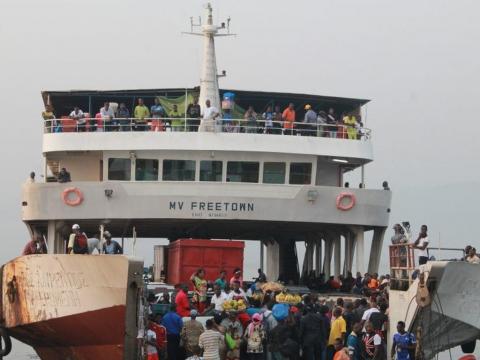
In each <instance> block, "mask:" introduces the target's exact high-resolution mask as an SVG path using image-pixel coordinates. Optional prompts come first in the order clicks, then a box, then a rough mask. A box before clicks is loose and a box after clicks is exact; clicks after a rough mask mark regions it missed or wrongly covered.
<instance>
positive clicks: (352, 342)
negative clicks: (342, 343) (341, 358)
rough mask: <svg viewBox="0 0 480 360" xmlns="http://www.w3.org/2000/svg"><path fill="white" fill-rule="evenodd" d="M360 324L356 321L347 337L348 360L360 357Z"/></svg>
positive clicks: (359, 358) (357, 359)
mask: <svg viewBox="0 0 480 360" xmlns="http://www.w3.org/2000/svg"><path fill="white" fill-rule="evenodd" d="M361 335H362V324H360V323H359V322H356V323H355V324H353V327H352V332H351V333H350V335H348V338H347V347H348V355H349V356H350V360H361V359H362V355H363V354H362V339H361Z"/></svg>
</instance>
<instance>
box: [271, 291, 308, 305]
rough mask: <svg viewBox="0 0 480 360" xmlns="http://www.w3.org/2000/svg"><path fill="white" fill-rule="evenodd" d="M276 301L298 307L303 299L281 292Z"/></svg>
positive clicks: (296, 295)
mask: <svg viewBox="0 0 480 360" xmlns="http://www.w3.org/2000/svg"><path fill="white" fill-rule="evenodd" d="M275 300H276V301H277V303H279V304H289V305H297V304H300V303H301V302H302V297H301V296H300V295H298V294H289V293H287V292H281V293H280V294H278V295H277V296H276V297H275Z"/></svg>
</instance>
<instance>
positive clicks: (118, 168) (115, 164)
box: [108, 158, 132, 181]
mask: <svg viewBox="0 0 480 360" xmlns="http://www.w3.org/2000/svg"><path fill="white" fill-rule="evenodd" d="M131 168H132V164H131V160H130V159H112V158H111V159H108V180H123V181H130V173H131Z"/></svg>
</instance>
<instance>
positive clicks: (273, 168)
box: [263, 162, 285, 184]
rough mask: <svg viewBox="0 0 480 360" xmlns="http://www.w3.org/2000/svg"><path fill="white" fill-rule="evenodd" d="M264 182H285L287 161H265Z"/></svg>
mask: <svg viewBox="0 0 480 360" xmlns="http://www.w3.org/2000/svg"><path fill="white" fill-rule="evenodd" d="M263 183H264V184H285V163H282V162H266V163H263Z"/></svg>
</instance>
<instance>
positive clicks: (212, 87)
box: [183, 3, 236, 109]
mask: <svg viewBox="0 0 480 360" xmlns="http://www.w3.org/2000/svg"><path fill="white" fill-rule="evenodd" d="M205 9H206V11H205V17H206V23H205V24H202V18H201V17H199V18H198V22H195V21H194V18H193V16H192V17H190V32H183V34H188V35H195V36H202V37H203V39H204V42H203V59H202V69H201V76H200V97H199V99H198V103H199V104H200V106H201V107H202V109H203V107H204V105H205V101H206V100H207V99H208V100H210V102H211V104H212V106H215V107H216V108H217V109H220V93H219V86H218V78H220V77H224V76H226V75H227V72H226V71H225V70H223V71H222V73H221V74H219V73H218V71H217V61H216V55H215V41H214V38H215V37H218V36H235V35H236V34H231V33H230V21H231V18H230V17H228V18H227V20H226V24H225V22H222V23H221V24H220V26H218V25H214V24H213V9H212V5H211V4H210V3H208V4H207V5H206V6H205ZM197 28H198V29H199V30H198V31H196V29H197ZM225 30H226V32H224V33H221V32H220V31H225Z"/></svg>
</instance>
